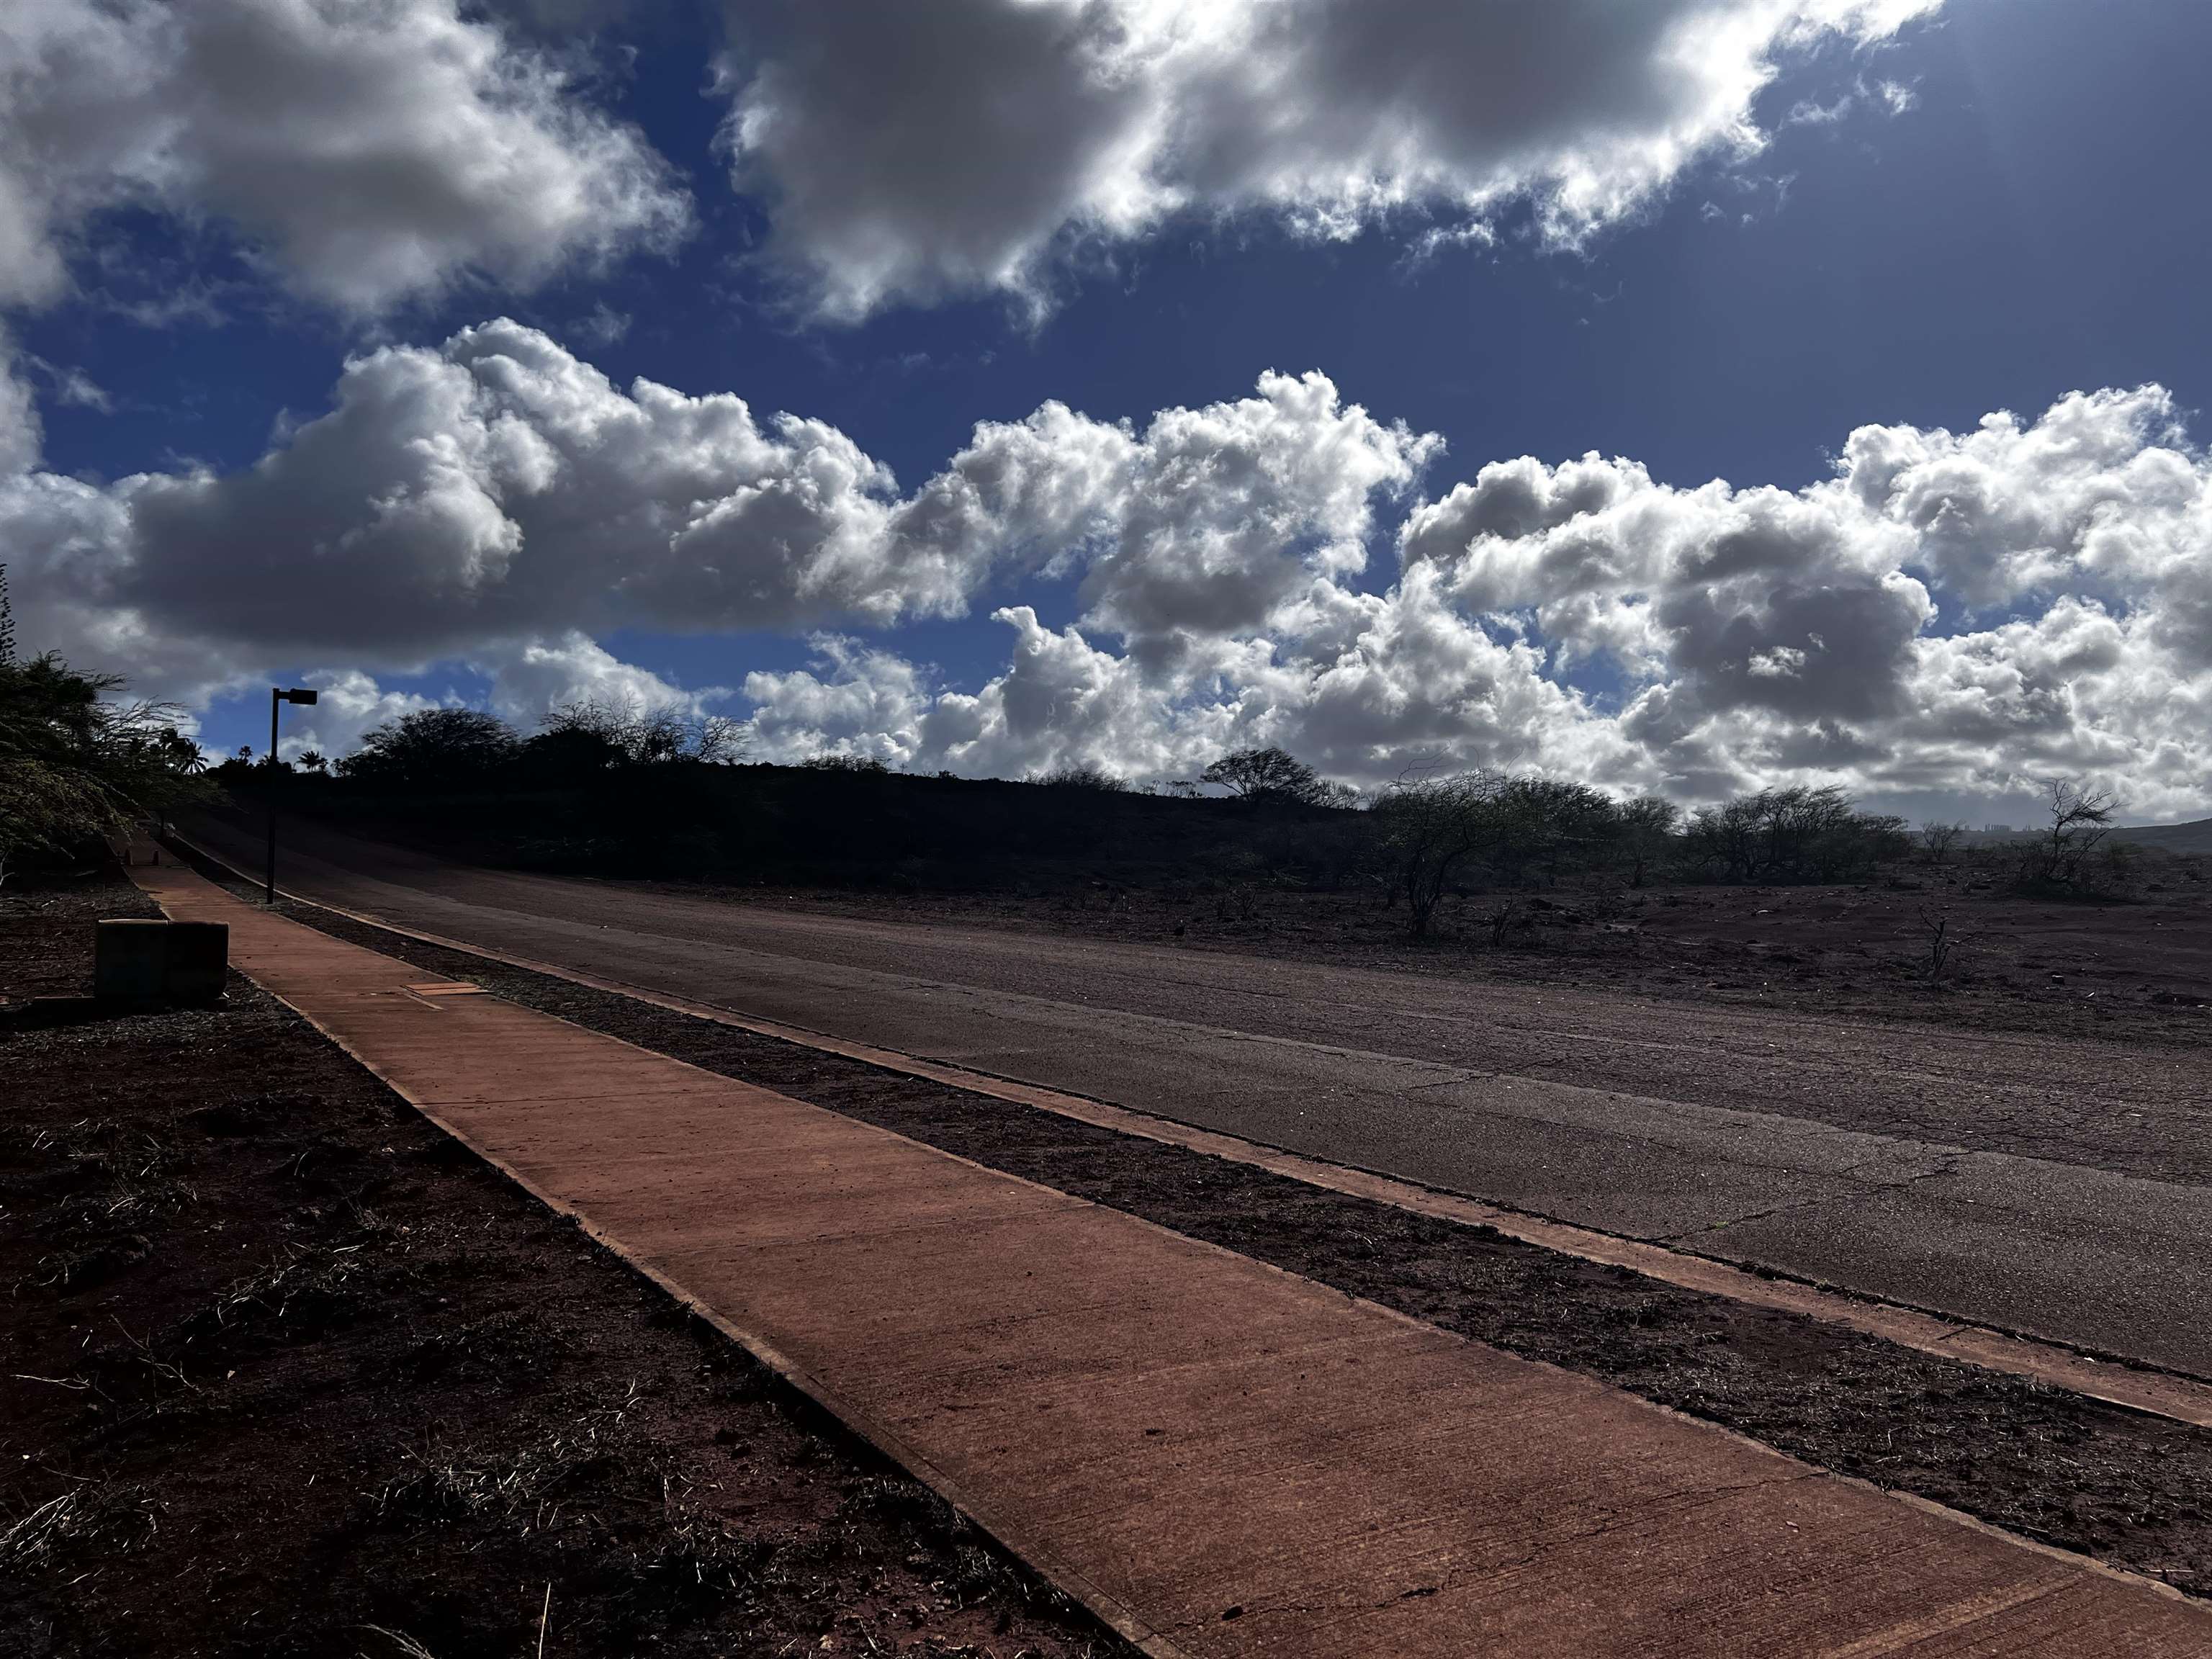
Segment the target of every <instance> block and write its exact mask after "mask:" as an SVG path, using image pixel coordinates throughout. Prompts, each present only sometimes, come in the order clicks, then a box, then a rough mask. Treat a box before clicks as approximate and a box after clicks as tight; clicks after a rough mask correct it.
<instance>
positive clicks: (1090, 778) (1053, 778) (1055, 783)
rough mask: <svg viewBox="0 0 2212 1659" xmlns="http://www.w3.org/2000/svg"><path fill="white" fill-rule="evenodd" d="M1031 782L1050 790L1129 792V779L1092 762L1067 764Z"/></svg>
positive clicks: (1038, 776)
mask: <svg viewBox="0 0 2212 1659" xmlns="http://www.w3.org/2000/svg"><path fill="white" fill-rule="evenodd" d="M1030 781H1031V782H1032V783H1041V784H1042V785H1043V786H1044V787H1046V788H1048V789H1090V790H1093V791H1096V792H1097V793H1101V794H1108V795H1122V794H1127V793H1128V790H1129V781H1128V779H1127V778H1125V777H1121V776H1119V775H1116V774H1115V773H1112V772H1109V771H1108V770H1107V769H1105V768H1104V767H1103V766H1100V765H1097V763H1093V762H1091V761H1080V762H1078V761H1069V762H1066V763H1064V764H1062V765H1060V766H1055V767H1054V768H1053V769H1051V770H1050V771H1049V772H1040V773H1039V774H1037V775H1036V777H1034V778H1032V779H1031V780H1030Z"/></svg>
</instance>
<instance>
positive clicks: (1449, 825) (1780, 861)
mask: <svg viewBox="0 0 2212 1659" xmlns="http://www.w3.org/2000/svg"><path fill="white" fill-rule="evenodd" d="M122 689H123V687H122V682H121V681H120V680H119V679H118V678H115V677H112V676H98V675H86V674H81V673H78V672H76V671H73V670H71V669H70V667H69V666H68V665H66V664H65V663H64V662H63V661H61V659H58V658H57V657H54V656H52V655H48V656H43V657H40V658H36V659H32V660H30V661H28V662H21V661H18V660H16V659H15V653H14V651H13V639H12V633H11V631H10V630H9V617H8V612H7V606H6V590H5V586H4V567H0V880H3V879H4V878H5V874H6V872H7V870H8V868H9V866H10V864H11V863H13V864H15V865H18V866H20V864H21V862H22V861H23V860H25V859H26V858H27V857H35V856H39V855H41V854H44V855H49V856H56V857H66V856H73V855H75V854H78V853H80V852H82V850H83V849H84V848H86V847H87V846H88V845H89V844H90V843H92V842H97V841H98V840H99V839H100V837H101V836H106V835H109V834H112V833H113V832H115V831H117V830H118V829H122V828H124V827H125V825H126V824H127V823H129V822H130V821H131V820H132V819H134V818H137V819H143V818H147V817H157V818H158V817H167V816H169V815H172V814H173V813H174V812H176V811H179V809H180V808H182V807H185V806H187V805H193V804H196V803H198V802H202V801H204V800H207V799H210V795H211V793H212V791H211V789H210V784H211V782H212V783H222V784H228V785H233V786H240V785H243V786H252V787H265V786H266V785H267V784H269V783H270V782H271V781H274V779H275V778H276V775H280V774H289V775H296V774H297V773H300V772H307V773H319V774H322V775H325V777H327V778H330V779H331V780H332V784H331V787H335V788H337V791H338V793H339V794H340V795H341V796H343V795H344V794H348V793H355V792H356V791H357V792H362V793H366V794H368V795H371V796H376V797H392V796H398V797H406V796H413V797H419V798H428V797H436V796H441V795H447V794H469V795H483V794H486V793H530V792H532V791H546V790H554V791H560V790H568V791H572V792H575V791H580V792H582V793H585V794H586V795H589V796H592V797H595V798H599V799H605V800H609V801H617V802H623V803H627V804H628V805H627V810H628V811H629V812H630V813H631V814H632V815H633V816H644V817H655V818H657V819H658V820H659V821H658V822H657V823H654V824H653V825H652V826H650V829H651V832H652V833H653V834H654V835H657V836H681V835H683V834H684V832H685V829H686V827H687V826H685V825H684V823H680V822H678V821H677V820H678V819H680V818H681V817H683V816H684V814H685V813H686V811H688V810H689V809H690V806H691V805H693V804H694V803H696V802H698V801H700V800H702V799H703V798H702V797H700V796H699V795H698V794H697V793H696V790H694V791H692V792H690V793H685V792H684V791H682V790H678V792H677V793H672V794H671V793H669V792H668V790H667V788H666V787H665V786H664V785H663V784H662V783H661V782H659V780H662V779H663V778H665V782H667V783H676V782H679V781H681V780H682V779H684V778H686V777H690V778H693V779H697V778H699V777H701V776H702V775H703V774H704V773H705V770H706V769H709V768H713V769H720V767H722V766H724V765H725V764H726V763H731V762H733V761H736V760H738V759H739V758H741V757H742V747H741V744H740V732H739V729H738V726H737V725H736V724H735V723H734V722H732V721H730V720H724V719H720V718H718V717H714V716H701V715H698V714H694V713H691V712H690V711H688V710H685V709H682V708H647V707H639V706H636V705H634V704H629V703H623V702H617V701H612V700H607V699H595V700H586V701H582V702H572V703H569V704H567V705H564V706H562V707H561V708H556V709H555V710H554V711H553V712H552V713H551V714H550V715H549V716H548V717H547V719H546V720H544V722H543V724H542V725H541V726H540V728H539V729H538V731H537V732H533V733H531V734H530V735H528V736H525V735H524V734H523V733H521V732H519V731H518V730H517V729H516V728H514V727H513V726H510V725H509V724H507V722H506V721H504V720H500V719H499V718H498V717H496V716H495V715H493V714H487V713H484V712H483V711H481V710H477V709H470V708H425V709H419V710H416V711H414V712H412V713H410V714H404V715H402V716H399V717H398V718H396V719H393V720H387V721H386V722H384V723H383V724H381V725H380V726H377V727H375V728H374V730H372V731H371V732H368V734H367V736H366V737H364V738H362V742H361V744H360V745H359V746H358V747H357V748H356V750H354V751H353V752H352V753H351V754H349V755H346V756H343V757H341V758H339V759H338V760H337V763H335V766H334V767H333V766H332V765H331V764H330V763H327V762H326V761H325V759H324V757H321V756H319V755H313V754H305V755H302V756H301V757H299V759H298V761H297V762H296V763H277V762H276V761H275V759H274V757H266V756H264V757H259V759H258V760H256V758H255V757H253V756H252V751H251V750H250V749H249V750H241V751H240V755H239V756H238V757H234V759H232V760H229V761H227V762H225V763H223V764H222V765H221V766H220V767H217V768H216V769H213V771H212V773H210V772H209V771H208V770H207V769H206V768H205V767H204V762H203V759H202V756H201V753H200V750H199V748H198V746H197V744H195V743H193V742H192V741H191V738H188V737H186V736H185V735H184V734H183V733H182V732H180V731H179V726H178V720H179V711H177V710H175V709H173V708H167V707H166V706H163V705H160V704H153V703H145V702H127V701H124V700H122V699H121V698H120V697H119V696H118V694H119V693H120V692H121V690H122ZM802 764H803V766H804V767H805V768H806V769H811V770H812V771H814V772H817V773H820V774H842V775H850V776H852V777H854V779H855V781H856V787H857V784H858V782H859V781H865V780H873V779H874V778H876V777H878V776H879V775H885V774H886V773H887V769H886V768H885V767H884V764H883V763H882V762H880V761H878V760H873V759H870V758H867V757H855V756H851V755H844V754H832V755H823V756H817V757H815V758H814V759H813V760H812V761H811V762H807V763H802ZM946 776H948V777H949V775H946ZM624 778H627V779H629V784H628V785H627V786H625V787H616V788H608V787H604V786H609V785H615V784H617V783H619V782H620V781H621V780H623V779H624ZM1030 782H1031V783H1033V784H1036V785H1038V786H1041V787H1043V788H1045V789H1047V790H1049V791H1051V792H1053V793H1055V794H1058V793H1061V792H1071V791H1072V792H1097V793H1104V794H1109V795H1115V796H1127V795H1129V794H1132V793H1136V792H1135V791H1134V789H1133V786H1132V785H1130V784H1129V783H1128V782H1127V781H1125V780H1122V779H1121V778H1118V777H1115V775H1112V774H1110V773H1109V772H1107V771H1105V770H1103V769H1100V768H1098V767H1097V766H1095V765H1083V764H1078V765H1065V766H1061V767H1060V768H1057V769H1054V770H1052V771H1049V772H1046V773H1043V774H1042V775H1037V776H1036V777H1033V778H1032V779H1030ZM1206 787H1211V788H1212V789H1214V790H1218V792H1220V796H1221V797H1222V798H1224V799H1223V800H1222V802H1221V804H1222V805H1225V807H1229V808H1231V810H1232V811H1234V810H1236V809H1241V810H1243V811H1246V812H1249V814H1250V815H1252V816H1251V822H1252V823H1255V824H1275V825H1279V826H1281V825H1288V826H1290V828H1289V829H1285V834H1284V836H1283V837H1282V840H1281V844H1282V845H1283V846H1284V847H1285V848H1287V849H1288V851H1289V858H1288V860H1287V861H1289V862H1291V863H1297V862H1299V861H1301V860H1303V861H1305V862H1309V863H1311V862H1315V861H1316V860H1319V861H1322V862H1326V863H1327V864H1328V866H1329V868H1330V871H1331V875H1330V879H1331V880H1332V881H1333V882H1338V881H1341V880H1342V879H1343V878H1346V876H1352V877H1356V878H1360V879H1364V880H1368V881H1372V882H1376V883H1379V884H1381V885H1382V887H1383V890H1384V892H1385V894H1386V896H1387V899H1388V902H1390V903H1392V904H1394V905H1395V904H1397V903H1400V902H1402V903H1403V904H1404V905H1405V907H1406V914H1407V919H1408V926H1409V928H1410V931H1411V932H1412V933H1413V934H1415V935H1416V936H1421V935H1425V934H1426V933H1429V932H1430V931H1431V927H1432V926H1433V921H1434V917H1435V915H1436V912H1437V907H1438V905H1439V904H1440V903H1441V902H1443V899H1444V898H1445V896H1447V895H1449V894H1450V893H1453V892H1455V891H1462V890H1471V889H1474V888H1496V889H1504V890H1527V889H1529V888H1532V887H1535V886H1541V885H1545V884H1552V883H1556V882H1559V881H1560V880H1563V879H1568V878H1589V877H1591V876H1607V877H1617V878H1619V879H1620V881H1621V882H1622V883H1624V884H1627V885H1631V886H1640V885H1643V884H1644V883H1645V882H1646V881H1647V880H1648V879H1650V878H1651V877H1652V876H1654V875H1655V874H1664V875H1666V876H1668V877H1669V878H1674V879H1689V880H1705V881H1717V882H1760V883H1783V882H1836V881H1844V880H1852V879H1859V878H1863V877H1864V876H1865V875H1866V874H1867V873H1868V872H1870V871H1872V870H1873V869H1875V867H1877V866H1881V865H1882V864H1884V863H1887V862H1890V861H1893V860H1899V859H1901V858H1903V857H1904V856H1905V855H1906V854H1908V853H1911V852H1912V851H1914V850H1915V846H1916V843H1915V840H1914V837H1913V835H1912V832H1911V830H1910V829H1908V827H1907V825H1906V824H1905V821H1904V820H1903V819H1902V818H1899V817H1893V816H1889V815H1887V814H1880V813H1872V812H1868V811H1863V810H1861V809H1860V808H1859V807H1858V806H1857V805H1856V804H1855V803H1854V802H1853V801H1852V800H1851V799H1850V797H1849V796H1848V795H1847V794H1846V793H1844V791H1843V790H1842V789H1840V788H1837V787H1825V788H1821V787H1808V786H1793V787H1785V788H1775V789H1764V790H1760V791H1758V792H1756V793H1751V794H1747V795H1743V796H1740V797H1737V798H1735V799H1730V800H1728V801H1724V802H1721V803H1717V804H1715V805H1705V806H1700V807H1699V808H1698V809H1696V810H1695V811H1692V812H1691V813H1689V814H1687V815H1686V816H1685V815H1683V814H1682V813H1681V812H1680V811H1679V810H1678V809H1677V808H1676V807H1675V806H1674V804H1673V803H1671V802H1669V801H1667V800H1665V799H1662V798H1660V797H1657V796H1655V795H1639V796H1632V797H1628V798H1626V799H1624V798H1620V797H1617V796H1613V795H1610V794H1607V793H1605V792H1603V791H1601V790H1599V789H1596V788H1594V787H1590V786H1589V785H1587V784H1583V783H1577V782H1574V781H1565V780H1561V779H1557V778H1551V777H1545V776H1541V775H1534V774H1527V773H1517V774H1516V773H1509V772H1504V771H1498V770H1491V769H1474V770H1468V771H1450V770H1446V769H1442V768H1440V767H1419V768H1416V769H1412V770H1409V771H1408V772H1407V773H1406V774H1404V775H1401V777H1400V778H1398V779H1397V780H1396V781H1395V782H1393V783H1391V784H1389V785H1388V786H1387V787H1384V788H1383V789H1381V790H1379V791H1377V792H1376V793H1374V794H1373V795H1372V796H1371V797H1365V798H1363V797H1362V796H1361V795H1360V794H1359V793H1358V792H1356V791H1354V790H1352V789H1351V788H1350V787H1347V786H1346V785H1343V784H1340V783H1338V782H1335V781H1331V780H1329V779H1328V778H1325V777H1323V776H1322V775H1320V774H1319V773H1318V772H1317V771H1316V769H1314V768H1313V767H1312V766H1310V764H1308V763H1305V762H1304V761H1302V760H1300V759H1298V758H1297V757H1295V756H1293V755H1291V754H1290V753H1289V752H1288V751H1286V750H1283V749H1281V748H1279V747H1277V746H1272V745H1270V746H1256V747H1247V748H1242V749H1237V750H1231V751H1230V752H1229V753H1227V754H1225V755H1222V756H1220V757H1218V758H1217V759H1215V760H1214V761H1213V762H1212V763H1211V764H1209V765H1207V766H1206V768H1205V769H1204V770H1203V771H1202V772H1201V773H1200V775H1199V776H1198V777H1197V778H1195V779H1191V780H1183V781H1176V782H1170V783H1169V784H1168V785H1166V786H1164V788H1163V789H1160V790H1155V791H1146V792H1145V793H1165V794H1168V795H1171V796H1190V797H1194V796H1197V795H1199V794H1200V793H1202V790H1203V789H1204V788H1206ZM1040 799H1042V798H1040ZM2046 805H2047V807H2048V809H2049V811H2048V817H2049V820H2050V822H2049V824H2048V826H2047V828H2046V829H2044V830H2043V831H2041V832H2039V833H2038V834H2037V835H2036V836H2033V837H2030V838H2027V839H2025V840H2023V841H2022V842H2021V843H2020V844H2019V845H2018V847H2017V848H2014V849H2013V850H2012V853H2011V856H2014V857H2015V859H2016V860H2017V862H2018V866H2019V867H2018V870H2017V872H2015V873H2016V878H2017V881H2018V884H2020V885H2021V886H2022V887H2024V888H2029V889H2033V890H2040V891H2076V892H2079V891H2087V890H2092V889H2093V888H2094V887H2095V886H2097V885H2098V884H2099V882H2100V878H2101V877H2102V875H2103V873H2104V872H2106V868H2107V866H2109V864H2110V861H2111V858H2112V854H2114V853H2116V852H2117V851H2118V849H2117V848H2112V847H2110V846H2108V845H2106V842H2105V836H2106V830H2107V829H2108V828H2109V826H2110V823H2111V820H2112V808H2113V803H2112V797H2111V795H2110V794H2109V793H2104V792H2100V791H2098V790H2095V789H2093V788H2090V787H2087V786H2086V785H2082V784H2080V783H2076V782H2074V781H2054V782H2053V783H2051V785H2050V786H2049V787H2048V799H2047V801H2046ZM610 810H612V809H610ZM1959 836H1960V829H1959V826H1956V825H1947V824H1927V825H1923V826H1922V829H1921V831H1920V834H1919V840H1918V843H1917V846H1918V849H1919V851H1920V853H1921V854H1922V855H1923V857H1925V858H1927V859H1928V860H1929V861H1930V862H1933V863H1935V864H1938V865H1940V864H1942V863H1943V862H1944V861H1945V860H1947V859H1948V858H1949V857H1950V856H1951V855H1952V853H1953V849H1954V848H1955V846H1956V844H1957V842H1958V839H1959ZM1315 848H1320V849H1321V851H1320V852H1319V853H1318V854H1316V853H1315V851H1314V849H1315Z"/></svg>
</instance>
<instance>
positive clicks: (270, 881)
mask: <svg viewBox="0 0 2212 1659" xmlns="http://www.w3.org/2000/svg"><path fill="white" fill-rule="evenodd" d="M314 701H315V694H314V693H313V691H310V690H306V689H305V688H303V687H301V686H294V687H293V688H292V689H291V690H289V691H288V690H284V688H283V687H282V686H276V685H272V686H270V688H269V790H268V797H267V799H268V801H269V861H268V864H267V866H265V868H264V870H263V872H262V884H261V891H262V897H263V898H264V901H265V902H268V903H270V904H271V905H273V904H275V903H276V713H277V710H278V709H279V708H281V707H282V706H283V704H285V703H288V702H297V703H309V704H312V703H313V702H314Z"/></svg>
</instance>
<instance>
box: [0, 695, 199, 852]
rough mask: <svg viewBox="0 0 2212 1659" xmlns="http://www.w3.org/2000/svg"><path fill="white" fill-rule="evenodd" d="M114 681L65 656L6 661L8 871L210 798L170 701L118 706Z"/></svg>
mask: <svg viewBox="0 0 2212 1659" xmlns="http://www.w3.org/2000/svg"><path fill="white" fill-rule="evenodd" d="M122 686H123V682H122V680H121V679H120V678H118V677H116V676H114V675H104V674H80V673H77V672H76V671H73V670H72V669H70V666H69V665H67V664H66V663H64V662H63V661H62V659H60V658H58V657H56V656H52V655H48V656H44V657H37V658H33V659H32V660H31V661H29V662H27V663H16V662H12V661H0V867H4V866H5V865H6V864H8V863H9V862H11V861H13V860H16V859H19V858H21V857H22V856H24V855H25V854H40V853H44V854H55V855H59V856H70V855H74V854H78V853H80V852H82V851H83V850H85V849H86V848H87V847H88V846H89V845H91V844H93V843H96V842H98V841H99V840H100V837H102V836H106V835H107V834H109V833H110V832H112V831H114V830H117V829H122V828H123V827H124V826H125V824H126V823H129V822H130V821H131V819H132V818H134V817H165V816H167V814H169V813H171V812H173V811H175V810H176V809H178V808H179V807H181V806H185V805H190V804H191V803H193V802H195V801H197V800H200V799H204V798H205V797H206V795H207V793H208V787H207V784H206V782H205V781H204V779H203V778H202V777H201V776H200V775H199V774H200V772H201V769H202V763H201V758H200V752H199V748H198V746H197V744H194V743H193V742H192V741H191V739H190V738H186V737H185V735H184V734H183V733H182V732H179V731H178V730H177V729H176V718H177V711H176V710H174V709H173V708H169V707H167V705H164V704H161V703H146V702H116V701H115V700H114V698H113V695H112V694H114V693H115V692H117V691H118V690H121V689H122Z"/></svg>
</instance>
